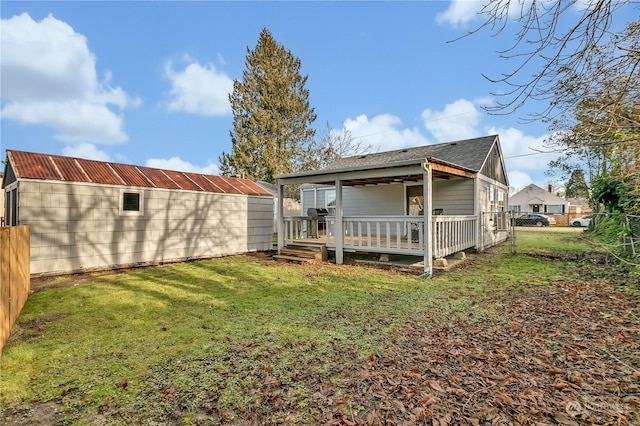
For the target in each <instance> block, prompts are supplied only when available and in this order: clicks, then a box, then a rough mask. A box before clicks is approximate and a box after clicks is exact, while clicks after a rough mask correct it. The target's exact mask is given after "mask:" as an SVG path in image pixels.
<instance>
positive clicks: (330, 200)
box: [324, 189, 336, 216]
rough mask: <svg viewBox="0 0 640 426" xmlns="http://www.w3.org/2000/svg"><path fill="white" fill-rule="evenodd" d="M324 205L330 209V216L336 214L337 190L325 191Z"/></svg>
mask: <svg viewBox="0 0 640 426" xmlns="http://www.w3.org/2000/svg"><path fill="white" fill-rule="evenodd" d="M324 205H325V207H326V208H327V210H328V211H329V216H335V215H336V190H335V189H330V190H328V191H326V192H325V193H324Z"/></svg>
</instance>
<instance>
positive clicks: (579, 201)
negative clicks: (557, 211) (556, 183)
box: [567, 197, 593, 216]
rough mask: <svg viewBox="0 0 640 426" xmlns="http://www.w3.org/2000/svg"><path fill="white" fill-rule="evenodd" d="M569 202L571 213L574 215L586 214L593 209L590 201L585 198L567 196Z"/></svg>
mask: <svg viewBox="0 0 640 426" xmlns="http://www.w3.org/2000/svg"><path fill="white" fill-rule="evenodd" d="M567 202H568V203H569V214H570V215H574V216H584V215H587V214H589V213H591V212H592V211H593V209H592V208H591V206H590V205H589V201H588V200H586V199H584V198H577V197H571V198H567Z"/></svg>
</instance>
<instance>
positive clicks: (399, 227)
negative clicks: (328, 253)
mask: <svg viewBox="0 0 640 426" xmlns="http://www.w3.org/2000/svg"><path fill="white" fill-rule="evenodd" d="M326 221H327V230H328V232H327V235H326V236H325V240H326V243H327V247H330V248H331V247H333V248H335V241H334V238H332V237H333V236H334V230H335V222H336V218H335V217H327V218H326ZM342 222H343V229H344V249H345V250H350V251H363V250H364V251H371V252H381V253H397V254H407V255H414V256H422V255H424V244H425V237H424V217H422V216H348V217H343V218H342Z"/></svg>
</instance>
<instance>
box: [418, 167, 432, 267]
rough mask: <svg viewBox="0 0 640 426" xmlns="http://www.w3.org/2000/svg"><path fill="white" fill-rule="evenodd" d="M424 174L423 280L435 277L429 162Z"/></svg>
mask: <svg viewBox="0 0 640 426" xmlns="http://www.w3.org/2000/svg"><path fill="white" fill-rule="evenodd" d="M422 169H423V173H422V197H423V198H422V199H423V200H424V211H423V213H424V273H423V274H422V275H421V277H423V278H431V276H432V275H433V243H434V240H433V239H434V235H433V222H432V217H433V215H432V210H433V197H432V193H433V191H432V188H433V185H432V182H431V176H432V175H431V166H430V165H429V161H428V160H425V162H424V165H423V168H422Z"/></svg>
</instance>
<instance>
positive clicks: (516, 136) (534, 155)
mask: <svg viewBox="0 0 640 426" xmlns="http://www.w3.org/2000/svg"><path fill="white" fill-rule="evenodd" d="M487 134H497V135H499V136H500V145H501V146H502V153H503V155H504V158H505V163H506V166H507V169H509V170H520V171H544V170H547V169H548V166H549V162H550V161H552V160H555V159H556V158H558V156H559V155H560V154H559V153H555V152H549V151H550V149H549V148H547V147H545V146H544V140H545V139H546V138H547V137H548V136H547V135H543V136H540V137H534V136H528V135H525V134H524V133H522V131H521V130H519V129H514V128H508V129H503V128H496V127H490V128H489V129H488V133H487Z"/></svg>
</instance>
